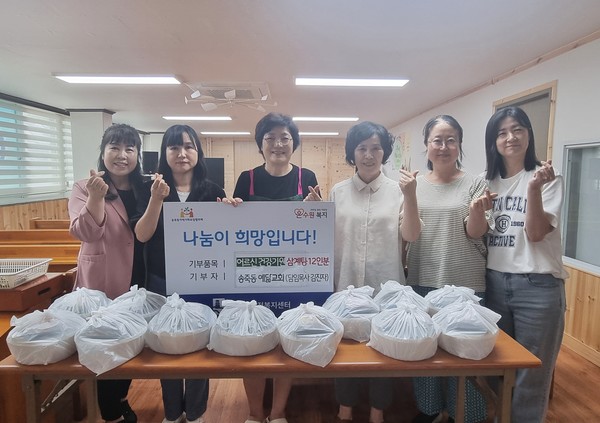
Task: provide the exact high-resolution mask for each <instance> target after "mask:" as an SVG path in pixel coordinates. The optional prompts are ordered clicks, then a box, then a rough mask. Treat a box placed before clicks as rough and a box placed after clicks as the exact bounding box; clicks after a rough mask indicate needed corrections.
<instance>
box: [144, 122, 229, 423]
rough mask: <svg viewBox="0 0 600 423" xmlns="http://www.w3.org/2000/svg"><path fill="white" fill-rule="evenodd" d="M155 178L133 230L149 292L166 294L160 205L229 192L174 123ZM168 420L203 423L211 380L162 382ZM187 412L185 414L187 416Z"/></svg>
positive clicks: (194, 139)
mask: <svg viewBox="0 0 600 423" xmlns="http://www.w3.org/2000/svg"><path fill="white" fill-rule="evenodd" d="M158 172H159V174H157V175H156V179H155V180H154V182H152V184H151V186H150V190H149V192H148V193H147V195H146V197H145V199H144V201H142V202H141V203H140V206H141V207H140V208H141V209H145V212H144V215H143V216H142V217H141V218H140V220H139V221H138V222H137V224H136V226H135V234H136V236H137V238H138V239H139V240H140V241H142V242H146V249H145V258H146V276H147V279H146V289H148V290H149V291H152V292H156V293H159V294H162V295H166V290H167V288H166V275H165V242H164V229H163V213H162V204H163V202H164V201H168V202H178V201H179V202H191V201H217V198H224V197H225V192H224V191H223V189H221V188H220V187H219V186H218V185H216V184H215V183H214V182H211V181H209V180H208V179H206V174H207V170H206V164H205V163H204V153H203V151H202V146H201V145H200V140H199V138H198V135H197V134H196V131H194V129H192V128H191V127H189V126H187V125H174V126H171V127H170V128H169V129H167V131H166V132H165V135H164V136H163V140H162V144H161V146H160V162H159V164H158ZM160 383H161V387H162V393H163V405H164V409H165V419H164V420H163V423H174V422H176V423H180V422H183V421H186V420H185V419H186V418H187V422H190V423H200V422H202V415H203V414H204V412H205V411H206V405H207V402H208V379H194V380H192V379H186V380H185V386H184V382H183V380H181V379H163V380H161V381H160ZM184 413H185V415H184Z"/></svg>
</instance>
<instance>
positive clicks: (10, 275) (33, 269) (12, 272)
mask: <svg viewBox="0 0 600 423" xmlns="http://www.w3.org/2000/svg"><path fill="white" fill-rule="evenodd" d="M51 261H52V259H51V258H36V259H0V289H10V288H14V287H15V286H19V285H21V284H24V283H25V282H29V281H30V280H32V279H35V278H37V277H38V276H42V275H44V274H46V272H47V271H48V263H50V262H51Z"/></svg>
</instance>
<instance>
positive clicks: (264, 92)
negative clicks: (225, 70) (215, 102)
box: [189, 82, 270, 101]
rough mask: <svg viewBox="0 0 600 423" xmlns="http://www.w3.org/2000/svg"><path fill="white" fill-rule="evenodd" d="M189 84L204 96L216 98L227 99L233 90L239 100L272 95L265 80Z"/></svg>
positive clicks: (258, 99)
mask: <svg viewBox="0 0 600 423" xmlns="http://www.w3.org/2000/svg"><path fill="white" fill-rule="evenodd" d="M189 85H190V87H193V88H195V89H197V90H198V91H199V92H200V94H201V95H202V96H206V97H213V98H214V99H222V100H226V99H228V98H230V97H228V96H227V95H226V93H231V92H232V91H235V98H236V99H238V100H256V101H260V100H265V99H267V98H269V97H270V93H269V86H268V85H267V84H266V83H265V82H250V83H236V82H220V83H211V82H201V83H198V84H189Z"/></svg>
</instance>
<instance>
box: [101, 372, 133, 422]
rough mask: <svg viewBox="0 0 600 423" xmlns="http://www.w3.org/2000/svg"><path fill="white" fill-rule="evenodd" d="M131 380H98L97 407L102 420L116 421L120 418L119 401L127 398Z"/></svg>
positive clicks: (121, 411)
mask: <svg viewBox="0 0 600 423" xmlns="http://www.w3.org/2000/svg"><path fill="white" fill-rule="evenodd" d="M130 385H131V379H119V380H112V379H111V380H99V381H98V406H99V407H100V415H101V416H102V418H103V419H104V420H116V419H118V418H119V417H121V415H122V413H123V410H122V409H121V399H124V398H127V392H128V391H129V386H130Z"/></svg>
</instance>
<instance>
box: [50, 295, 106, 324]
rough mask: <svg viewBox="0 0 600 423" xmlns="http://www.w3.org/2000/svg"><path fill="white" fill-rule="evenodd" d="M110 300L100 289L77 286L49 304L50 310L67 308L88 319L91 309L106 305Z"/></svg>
mask: <svg viewBox="0 0 600 423" xmlns="http://www.w3.org/2000/svg"><path fill="white" fill-rule="evenodd" d="M110 303H111V300H110V299H109V298H108V297H107V296H106V294H105V293H104V292H102V291H98V290H96V289H89V288H85V287H79V288H77V289H76V290H75V291H71V292H69V293H68V294H65V295H63V296H62V297H59V298H57V299H56V300H54V302H53V303H52V304H51V305H50V307H49V309H50V310H57V309H60V310H68V311H72V312H74V313H77V314H79V315H80V316H81V317H83V318H84V319H89V318H90V316H91V315H92V312H93V311H96V310H98V309H99V308H100V307H106V306H108V305H109V304H110Z"/></svg>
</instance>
